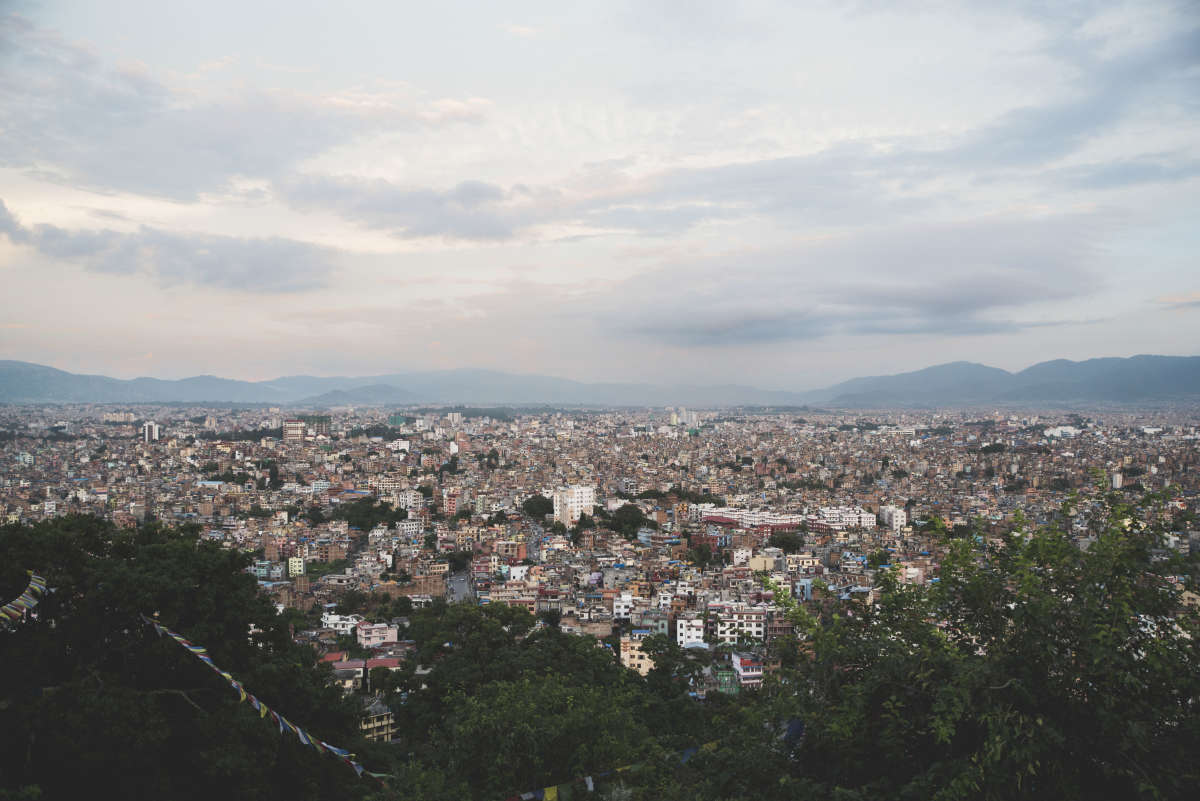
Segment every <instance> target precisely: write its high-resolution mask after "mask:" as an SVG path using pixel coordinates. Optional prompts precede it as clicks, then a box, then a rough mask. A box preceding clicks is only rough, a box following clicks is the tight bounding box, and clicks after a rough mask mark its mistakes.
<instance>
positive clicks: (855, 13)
mask: <svg viewBox="0 0 1200 801" xmlns="http://www.w3.org/2000/svg"><path fill="white" fill-rule="evenodd" d="M0 203H2V204H3V205H2V206H0V281H2V286H3V287H4V289H3V291H2V292H0V358H2V359H17V360H22V361H30V362H37V363H40V364H49V365H52V366H55V367H58V368H61V369H64V370H70V371H72V372H87V373H101V374H105V375H111V376H115V377H121V378H131V377H135V376H141V375H150V376H156V377H161V378H180V377H185V376H189V375H196V374H216V375H221V376H225V377H230V378H240V379H248V380H263V379H269V378H274V377H277V376H281V375H293V374H309V375H372V374H383V373H394V372H403V371H405V370H428V369H448V368H458V367H481V368H491V369H498V370H505V371H510V372H519V373H538V374H544V375H553V376H560V377H564V378H573V379H578V380H584V381H613V380H630V381H651V382H656V383H675V382H687V383H700V384H723V383H743V384H750V385H754V386H759V387H764V388H776V389H797V390H799V389H811V388H817V387H824V386H828V385H830V384H833V383H836V382H837V381H840V380H843V379H846V378H850V377H854V376H860V375H878V374H888V373H896V372H902V371H906V370H912V369H919V368H921V367H925V366H929V365H933V364H939V363H943V362H948V361H955V360H969V361H977V362H982V363H985V364H989V365H992V366H996V367H1002V368H1005V369H1010V370H1016V369H1021V368H1024V367H1027V366H1029V365H1031V364H1034V363H1036V362H1039V361H1044V360H1047V359H1054V358H1068V359H1085V358H1092V357H1097V356H1129V355H1134V354H1138V353H1157V354H1170V355H1195V354H1197V353H1200V347H1198V346H1197V345H1198V343H1200V256H1198V254H1200V4H1196V3H1195V2H1191V1H1190V0H1183V1H1182V2H1159V1H1158V0H1137V1H1136V2H1129V3H1115V2H1096V3H1093V2H1075V1H1074V0H1064V1H1063V2H1055V3H1044V2H1020V0H1018V1H1017V2H1012V3H990V2H978V1H974V2H972V1H971V0H965V1H963V2H946V3H939V2H919V1H918V2H911V3H904V2H874V1H872V0H859V1H858V2H846V3H832V2H830V3H825V2H820V1H819V0H817V1H816V2H808V3H792V2H780V3H772V2H754V1H753V0H748V1H747V2H738V3H729V2H715V1H714V2H706V1H705V0H690V1H689V2H682V1H681V2H665V1H660V0H632V1H631V2H620V1H619V0H610V1H609V2H603V3H562V2H561V1H560V2H544V3H542V2H528V3H526V2H515V1H514V2H508V3H485V2H478V3H459V2H441V3H420V4H414V3H395V2H386V1H385V2H367V0H347V2H344V3H327V2H321V3H316V2H300V1H299V0H289V2H286V3H285V2H274V1H271V2H267V1H265V0H258V1H256V2H253V3H247V2H245V0H239V2H227V1H226V0H206V2H204V3H182V2H163V0H122V2H120V3H87V2H78V1H76V2H61V1H59V2H56V1H55V0H43V1H42V2H26V1H25V0H0Z"/></svg>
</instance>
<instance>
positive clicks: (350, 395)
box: [0, 356, 1200, 408]
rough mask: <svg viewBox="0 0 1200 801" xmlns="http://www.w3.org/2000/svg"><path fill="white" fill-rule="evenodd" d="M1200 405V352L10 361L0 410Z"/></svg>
mask: <svg viewBox="0 0 1200 801" xmlns="http://www.w3.org/2000/svg"><path fill="white" fill-rule="evenodd" d="M1176 400H1200V357H1196V356H1187V357H1184V356H1134V357H1131V358H1128V359H1115V358H1114V359H1089V360H1087V361H1083V362H1071V361H1066V360H1063V359H1059V360H1055V361H1049V362H1042V363H1041V364H1035V365H1033V366H1032V367H1029V368H1027V369H1025V370H1022V371H1020V372H1018V373H1010V372H1008V371H1006V370H999V369H997V368H995V367H987V366H986V365H982V364H975V363H972V362H951V363H949V364H941V365H937V366H934V367H927V368H925V369H923V370H916V371H914V372H910V373H900V374H897V375H889V376H874V377H869V378H854V379H851V380H849V381H844V382H842V383H840V384H836V385H834V386H832V387H829V388H827V389H822V390H815V391H812V392H805V393H798V392H784V391H775V390H763V389H756V388H754V387H747V386H740V385H734V384H728V385H719V386H695V385H675V386H669V385H655V384H637V383H596V384H589V383H584V382H580V381H571V380H569V379H565V378H554V377H551V376H540V375H518V374H514V373H503V372H499V371H495V370H471V369H461V370H436V371H424V372H412V373H396V374H390V375H378V376H365V377H350V376H337V377H316V376H285V377H282V378H276V379H272V380H270V381H235V380H231V379H225V378H217V377H214V376H196V377H194V378H185V379H181V380H177V381H164V380H161V379H157V378H135V379H132V380H121V379H115V378H108V377H106V376H98V375H77V374H74V373H68V372H65V371H63V370H56V369H54V368H53V367H45V366H43V365H38V364H29V363H27V362H16V361H0V403H72V402H74V403H87V402H91V403H203V402H214V403H215V402H222V403H231V402H232V403H270V404H278V405H301V406H307V407H320V406H344V405H352V406H366V405H404V404H410V403H466V404H478V405H486V404H524V403H531V404H561V405H575V404H592V405H604V406H669V405H678V404H682V405H687V406H695V407H715V406H738V405H747V406H750V405H758V406H784V405H800V404H804V403H819V404H822V405H825V406H832V407H843V408H864V407H876V408H878V407H886V406H911V407H935V406H969V405H979V404H984V405H986V404H993V403H994V404H1004V403H1052V404H1053V403H1067V404H1086V403H1143V402H1156V403H1157V402H1168V401H1176Z"/></svg>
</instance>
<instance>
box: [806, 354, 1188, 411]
mask: <svg viewBox="0 0 1200 801" xmlns="http://www.w3.org/2000/svg"><path fill="white" fill-rule="evenodd" d="M804 397H805V399H806V400H808V401H809V402H812V403H822V404H826V405H830V406H840V407H860V408H862V407H875V408H880V407H887V406H914V407H934V406H971V405H977V404H989V403H998V404H1002V403H1054V404H1058V403H1064V404H1084V403H1145V402H1155V403H1159V402H1167V401H1177V400H1191V401H1200V356H1132V357H1130V358H1127V359H1119V358H1107V359H1088V360H1087V361H1082V362H1072V361H1068V360H1066V359H1056V360H1054V361H1049V362H1041V363H1040V364H1035V365H1033V366H1032V367H1027V368H1026V369H1024V370H1021V371H1020V372H1017V373H1010V372H1008V371H1007V370H999V369H997V368H995V367H987V366H986V365H982V364H975V363H973V362H951V363H949V364H941V365H937V366H935V367H927V368H925V369H924V370H916V371H914V372H911V373H900V374H898V375H889V376H875V377H871V378H854V379H851V380H849V381H845V382H843V383H841V384H836V385H834V386H832V387H829V388H828V389H823V390H818V391H815V392H809V393H805V395H804Z"/></svg>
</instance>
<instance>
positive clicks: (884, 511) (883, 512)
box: [879, 506, 908, 531]
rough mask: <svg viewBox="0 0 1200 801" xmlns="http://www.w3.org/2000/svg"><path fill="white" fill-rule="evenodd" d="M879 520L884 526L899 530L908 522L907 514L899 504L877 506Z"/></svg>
mask: <svg viewBox="0 0 1200 801" xmlns="http://www.w3.org/2000/svg"><path fill="white" fill-rule="evenodd" d="M879 522H880V524H881V525H882V526H883V527H884V528H890V529H891V530H892V531H899V530H900V529H902V528H904V526H905V524H907V523H908V515H907V514H905V512H904V509H903V508H902V507H899V506H881V507H879Z"/></svg>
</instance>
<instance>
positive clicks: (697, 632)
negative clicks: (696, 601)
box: [675, 612, 704, 648]
mask: <svg viewBox="0 0 1200 801" xmlns="http://www.w3.org/2000/svg"><path fill="white" fill-rule="evenodd" d="M675 642H676V644H678V645H679V647H680V648H686V647H687V646H689V645H693V644H695V643H698V642H704V618H703V617H701V616H700V615H699V614H698V613H695V612H693V613H692V614H690V615H688V616H686V617H684V616H683V615H680V616H679V618H677V619H676V620H675Z"/></svg>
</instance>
